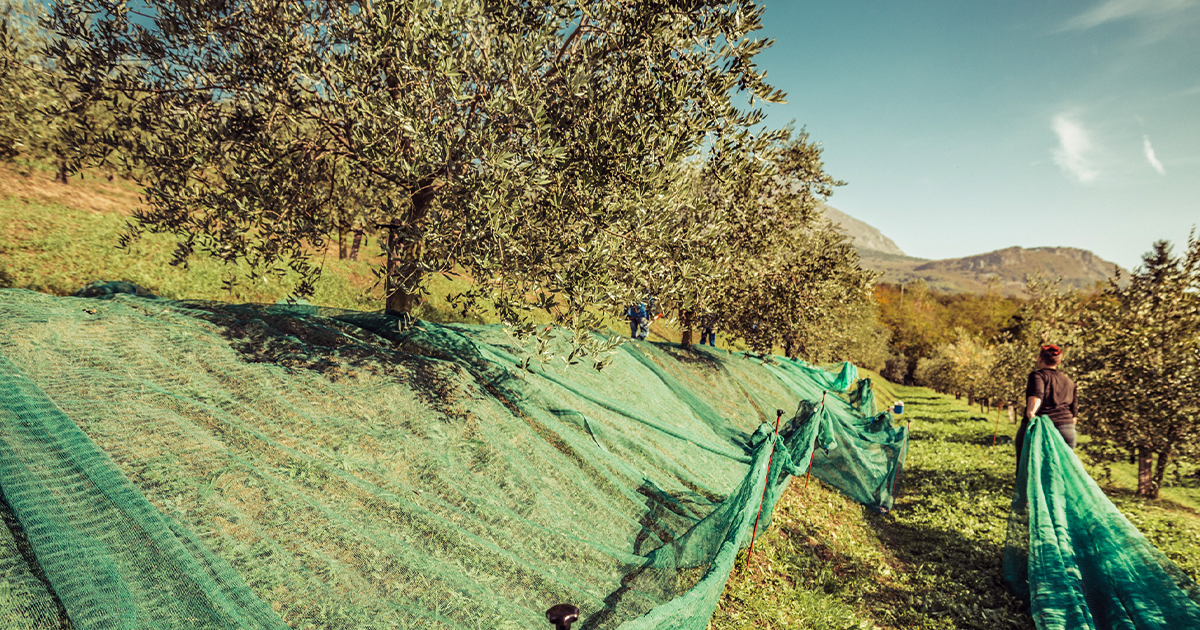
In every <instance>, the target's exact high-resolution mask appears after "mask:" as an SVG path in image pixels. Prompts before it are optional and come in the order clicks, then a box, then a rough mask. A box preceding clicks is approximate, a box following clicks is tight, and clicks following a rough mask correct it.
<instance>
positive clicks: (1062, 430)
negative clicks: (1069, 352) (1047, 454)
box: [1016, 345, 1079, 468]
mask: <svg viewBox="0 0 1200 630" xmlns="http://www.w3.org/2000/svg"><path fill="white" fill-rule="evenodd" d="M1060 363H1062V349H1061V348H1059V347H1058V346H1055V345H1045V346H1042V350H1041V352H1039V353H1038V359H1037V367H1038V369H1036V370H1034V371H1033V372H1031V373H1030V374H1029V382H1028V383H1026V385H1025V419H1024V420H1022V421H1021V428H1019V429H1017V440H1016V446H1017V467H1018V468H1019V467H1020V466H1021V450H1022V448H1023V447H1024V446H1025V432H1026V431H1027V430H1028V429H1029V421H1030V419H1032V418H1035V417H1037V416H1049V417H1050V420H1051V421H1052V422H1054V428H1056V429H1058V432H1059V434H1060V435H1062V438H1063V441H1064V442H1066V443H1067V446H1069V447H1071V448H1075V438H1076V434H1075V423H1076V421H1077V420H1078V417H1079V407H1078V401H1077V399H1076V397H1075V383H1074V381H1072V380H1071V379H1070V377H1068V376H1067V375H1066V374H1063V373H1062V372H1059V371H1058V364H1060Z"/></svg>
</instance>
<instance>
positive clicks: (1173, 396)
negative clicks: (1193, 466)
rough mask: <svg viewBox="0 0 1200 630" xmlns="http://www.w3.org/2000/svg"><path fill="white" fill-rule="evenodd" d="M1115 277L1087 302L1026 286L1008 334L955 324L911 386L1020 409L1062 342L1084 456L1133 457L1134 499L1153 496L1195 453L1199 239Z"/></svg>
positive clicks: (1159, 249) (1198, 436) (1050, 287)
mask: <svg viewBox="0 0 1200 630" xmlns="http://www.w3.org/2000/svg"><path fill="white" fill-rule="evenodd" d="M1118 273H1119V272H1118ZM1119 280H1120V278H1119V276H1116V277H1114V278H1112V280H1111V281H1110V283H1109V285H1108V287H1107V288H1106V289H1104V290H1103V291H1101V292H1099V293H1094V294H1085V293H1079V292H1075V291H1061V290H1059V288H1058V286H1057V284H1056V283H1053V282H1047V281H1044V280H1042V279H1037V278H1035V279H1032V280H1031V281H1030V283H1029V288H1028V292H1029V294H1030V296H1031V298H1030V300H1029V301H1028V302H1027V303H1025V304H1024V305H1023V306H1021V307H1020V310H1019V311H1018V312H1017V314H1016V315H1015V316H1014V317H1013V318H1012V322H1011V325H1010V326H1008V327H1007V328H1005V329H1004V330H1002V331H1001V332H1000V333H999V334H998V335H994V336H992V337H991V338H984V337H982V336H980V335H973V334H971V333H970V332H969V331H967V330H965V329H962V328H959V329H958V330H957V332H956V338H955V339H954V340H953V341H952V342H950V343H947V344H944V345H942V346H939V347H938V348H937V350H936V351H935V352H934V353H933V355H932V356H931V357H930V358H928V359H922V360H921V361H920V364H919V366H918V368H917V370H916V379H917V381H918V382H920V383H922V384H926V385H929V386H931V387H934V388H936V389H939V390H941V391H945V392H952V393H963V394H966V395H968V396H970V397H973V398H985V399H991V400H999V401H1006V402H1009V403H1010V404H1013V405H1016V406H1017V409H1023V405H1024V387H1025V379H1026V376H1027V375H1028V373H1029V372H1030V371H1031V370H1032V368H1033V360H1034V358H1035V357H1036V353H1037V349H1038V348H1039V346H1040V345H1041V344H1043V343H1056V344H1059V345H1061V346H1063V347H1064V349H1065V352H1066V358H1065V360H1064V362H1063V365H1062V366H1061V367H1060V369H1062V370H1064V371H1065V372H1066V373H1067V374H1069V375H1071V376H1072V377H1073V378H1074V379H1075V380H1076V382H1077V384H1078V386H1079V388H1080V409H1081V412H1080V415H1081V419H1080V430H1081V432H1082V433H1083V434H1085V435H1087V436H1089V438H1090V439H1089V440H1088V441H1087V442H1086V445H1085V446H1084V450H1085V452H1086V453H1087V454H1088V455H1089V456H1090V457H1092V459H1093V460H1094V461H1097V462H1102V463H1110V462H1116V461H1122V460H1125V459H1127V458H1128V459H1131V460H1133V461H1136V462H1137V463H1138V493H1139V494H1140V495H1142V496H1146V497H1151V498H1156V497H1157V496H1158V493H1159V490H1160V489H1161V488H1162V485H1163V482H1164V477H1165V475H1166V472H1167V469H1168V467H1169V466H1170V464H1171V463H1172V462H1175V461H1191V462H1195V461H1197V455H1200V400H1198V399H1197V398H1196V396H1195V395H1194V393H1193V392H1195V391H1196V390H1197V387H1198V386H1200V237H1198V236H1197V235H1195V234H1193V235H1191V236H1190V237H1189V239H1188V242H1187V248H1186V251H1185V252H1183V253H1182V254H1175V253H1173V252H1172V248H1171V246H1170V244H1168V243H1167V242H1165V241H1159V242H1157V243H1155V244H1154V246H1153V249H1152V250H1151V251H1150V252H1149V253H1147V254H1146V255H1145V256H1144V257H1143V259H1142V264H1141V265H1140V266H1139V267H1138V268H1137V269H1135V270H1134V271H1133V273H1132V275H1131V277H1130V278H1129V283H1128V284H1127V285H1126V284H1124V283H1120V282H1118V281H1119Z"/></svg>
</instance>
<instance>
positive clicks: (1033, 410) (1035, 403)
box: [1025, 396, 1042, 420]
mask: <svg viewBox="0 0 1200 630" xmlns="http://www.w3.org/2000/svg"><path fill="white" fill-rule="evenodd" d="M1041 406H1042V399H1041V398H1038V397H1037V396H1030V397H1028V398H1026V399H1025V419H1026V420H1028V419H1030V418H1033V417H1034V416H1035V415H1037V411H1038V409H1040V408H1041Z"/></svg>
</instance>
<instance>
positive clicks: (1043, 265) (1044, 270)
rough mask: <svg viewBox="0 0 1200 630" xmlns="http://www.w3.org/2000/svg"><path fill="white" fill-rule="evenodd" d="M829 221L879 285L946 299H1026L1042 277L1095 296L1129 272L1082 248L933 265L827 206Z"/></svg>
mask: <svg viewBox="0 0 1200 630" xmlns="http://www.w3.org/2000/svg"><path fill="white" fill-rule="evenodd" d="M822 211H823V212H824V213H825V217H826V218H827V219H828V220H829V221H830V223H833V224H834V225H835V227H836V229H838V230H839V231H840V232H842V233H843V234H845V235H846V236H848V237H850V239H851V242H853V244H854V246H855V247H856V248H857V249H858V253H859V259H860V264H861V265H862V266H863V267H864V268H866V269H871V270H873V271H877V272H879V274H880V276H879V278H878V279H877V281H878V282H887V283H894V284H904V283H908V282H915V281H918V280H920V281H923V282H925V283H926V284H928V285H929V287H930V288H931V289H934V290H937V291H943V292H946V293H982V292H985V291H988V290H990V289H994V290H999V291H1000V292H1001V293H1003V294H1005V295H1024V293H1025V282H1026V279H1027V277H1028V276H1030V275H1032V274H1035V273H1040V274H1042V275H1043V276H1045V277H1047V278H1048V279H1054V278H1060V279H1061V282H1062V285H1063V286H1064V287H1067V288H1073V289H1079V290H1085V291H1086V290H1090V289H1094V288H1095V287H1097V286H1099V285H1102V284H1103V283H1105V282H1107V281H1108V279H1109V278H1111V277H1112V276H1113V273H1114V271H1116V270H1120V272H1121V274H1122V276H1123V278H1126V279H1127V278H1128V276H1129V271H1128V270H1127V269H1124V268H1123V267H1121V266H1119V265H1117V264H1116V263H1113V262H1110V261H1107V260H1104V259H1103V258H1101V257H1100V256H1098V255H1096V254H1095V253H1094V252H1092V251H1090V250H1087V249H1082V248H1078V247H1062V246H1042V247H1029V248H1026V247H1020V246H1016V245H1014V246H1011V247H1005V248H1002V249H997V250H994V251H990V252H985V253H982V254H975V255H973V256H963V257H959V258H946V259H941V260H930V259H927V258H917V257H915V256H909V255H907V254H905V253H904V251H903V250H901V249H900V247H899V246H897V245H896V243H895V242H894V241H892V239H890V238H888V237H887V236H886V235H884V234H883V233H882V232H881V231H879V229H877V228H875V227H873V226H871V225H869V224H867V223H865V222H863V221H860V220H858V219H855V218H854V217H851V216H850V215H848V214H846V213H844V212H842V211H841V210H838V209H837V208H833V207H832V206H824V207H823V208H822Z"/></svg>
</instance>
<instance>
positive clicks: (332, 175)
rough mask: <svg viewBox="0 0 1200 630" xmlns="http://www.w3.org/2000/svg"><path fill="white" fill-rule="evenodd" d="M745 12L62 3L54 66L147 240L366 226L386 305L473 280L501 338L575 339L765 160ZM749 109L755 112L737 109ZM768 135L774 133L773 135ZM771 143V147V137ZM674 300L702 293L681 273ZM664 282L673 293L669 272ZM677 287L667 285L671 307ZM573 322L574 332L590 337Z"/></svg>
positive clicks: (267, 235) (657, 5)
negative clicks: (708, 175) (703, 189)
mask: <svg viewBox="0 0 1200 630" xmlns="http://www.w3.org/2000/svg"><path fill="white" fill-rule="evenodd" d="M761 11H762V10H761V9H760V8H758V7H756V6H755V5H754V3H753V2H751V1H750V0H639V1H638V2H625V1H621V0H592V1H571V0H532V1H521V2H518V1H515V0H508V1H503V0H501V1H484V0H457V1H456V0H447V1H443V2H432V1H428V0H391V1H380V0H374V1H372V0H363V1H341V0H308V1H304V2H293V1H291V0H286V1H285V0H274V1H273V0H256V1H254V2H250V1H247V0H195V1H178V2H171V1H167V0H136V1H134V0H54V3H53V5H52V15H51V18H50V22H49V23H50V25H51V26H52V27H53V28H54V29H55V30H56V32H57V33H58V37H57V39H56V40H55V41H54V42H53V44H52V45H51V46H50V48H49V56H50V57H51V58H53V59H54V60H55V63H56V64H58V67H59V68H61V70H62V71H63V72H64V73H65V74H66V75H67V76H68V77H70V78H71V79H72V80H73V81H74V82H75V86H76V89H77V90H78V92H79V94H80V98H81V99H84V100H87V101H88V102H89V103H93V104H95V103H103V104H106V105H107V106H108V108H109V109H110V110H111V111H112V115H113V122H112V124H111V126H109V127H108V128H106V129H104V130H101V133H100V136H101V139H100V143H99V148H100V150H98V151H97V152H96V154H95V155H94V156H93V157H94V158H108V159H114V160H122V161H125V162H127V164H126V165H125V166H126V167H128V168H129V170H130V171H131V172H133V173H135V174H138V175H139V177H140V178H141V184H142V185H143V187H144V195H143V197H144V200H145V208H144V209H143V210H141V211H139V212H138V213H137V215H136V217H137V223H136V225H134V226H133V227H131V230H130V233H129V234H128V235H127V237H134V236H136V235H137V233H138V232H139V231H141V230H149V231H153V232H169V233H173V234H175V235H176V237H177V238H178V250H177V256H176V261H177V262H183V261H186V259H187V258H188V257H189V256H190V255H191V254H193V253H194V252H196V251H202V252H205V253H208V254H211V255H213V256H216V257H218V258H221V259H223V260H226V261H230V262H234V261H246V262H248V263H249V264H250V267H251V268H252V269H253V270H254V271H253V272H252V274H256V273H263V272H268V271H274V272H278V273H281V272H282V266H281V265H284V264H286V265H288V266H290V267H291V268H293V269H295V270H296V271H299V272H300V273H301V275H302V278H303V281H302V283H301V284H300V286H299V287H298V290H297V291H298V293H299V294H301V295H303V294H307V293H310V292H311V291H312V283H313V281H314V280H315V279H316V278H317V276H318V274H319V267H318V265H316V264H314V263H313V259H312V256H313V254H314V252H316V251H318V250H320V249H321V248H322V247H323V246H324V245H325V242H326V240H327V239H328V238H329V237H330V236H331V235H333V234H335V233H336V231H337V229H338V227H339V225H344V217H345V216H347V214H348V213H349V214H352V215H354V216H356V217H358V220H359V221H363V222H374V223H378V224H387V225H389V226H391V227H390V228H389V229H390V230H391V231H392V232H393V233H394V235H395V243H394V245H393V247H392V251H391V252H389V273H390V276H391V278H392V280H393V285H394V286H395V287H397V288H396V290H395V291H394V292H393V293H392V294H391V295H389V296H388V299H387V306H388V308H389V309H392V310H395V311H409V310H411V309H412V307H413V306H415V305H416V304H417V303H418V301H419V299H420V296H421V294H422V287H423V284H422V282H423V278H425V277H426V276H427V275H428V274H430V273H435V272H446V271H449V270H452V269H460V270H462V271H463V272H465V273H467V274H468V275H470V276H471V277H472V278H474V279H475V280H476V282H478V283H479V286H480V287H481V292H484V293H486V294H487V297H489V298H491V299H492V301H493V303H495V304H496V306H497V307H498V308H499V310H500V312H501V314H502V316H504V317H505V319H506V320H509V321H526V322H527V321H528V319H527V316H526V315H525V311H524V310H523V309H528V308H529V307H530V305H531V304H532V303H535V302H536V303H537V304H538V305H540V306H541V307H543V308H546V309H547V310H550V311H551V312H553V313H554V314H555V316H556V318H557V320H558V321H559V322H560V323H567V324H574V325H575V326H576V327H577V328H578V325H579V324H580V322H581V321H584V320H586V316H585V314H586V313H588V312H589V311H588V310H587V308H588V306H590V305H595V304H603V303H609V304H611V303H615V302H617V301H619V300H621V299H623V298H624V296H623V295H620V294H619V293H620V291H621V290H622V288H623V287H626V286H629V285H630V284H631V281H632V279H636V278H638V277H641V276H643V275H645V274H650V273H654V272H656V270H659V271H661V268H662V267H663V265H664V261H663V260H662V259H661V258H659V257H657V256H654V255H642V254H643V253H644V252H655V251H667V249H668V248H667V247H666V246H665V244H666V243H673V244H674V245H673V246H679V245H681V244H682V245H684V246H686V244H687V243H688V242H691V241H695V242H699V241H702V240H704V239H705V237H706V235H707V234H708V233H707V232H705V230H706V229H707V228H706V226H703V225H699V226H696V225H693V226H690V227H689V226H681V225H680V223H679V221H677V220H676V218H677V216H678V212H677V210H678V209H679V208H678V206H679V204H681V203H687V201H686V198H676V197H675V196H674V195H671V194H668V193H670V192H671V190H672V187H673V186H674V185H675V184H674V182H675V181H676V180H677V178H678V175H679V173H680V171H681V169H682V168H683V167H682V166H681V165H683V164H685V163H686V162H687V161H688V160H695V159H700V156H709V157H711V156H720V155H722V154H724V153H728V152H730V151H745V150H753V148H754V147H755V146H757V144H756V143H757V141H756V140H755V139H753V138H752V137H751V136H750V135H749V131H748V130H749V129H750V128H751V127H753V126H755V125H757V124H758V123H759V122H760V121H761V118H762V116H761V114H760V113H759V112H758V111H757V110H754V109H752V107H753V103H754V101H755V100H763V101H778V100H780V99H781V98H782V94H781V93H779V92H778V91H776V90H774V89H772V88H771V87H770V86H768V85H767V84H765V83H764V82H763V73H761V72H759V71H758V70H756V68H755V66H754V56H755V54H757V53H758V52H759V51H761V50H762V49H763V48H764V47H766V46H767V45H769V42H767V41H764V40H760V39H751V38H749V34H750V33H752V32H753V31H754V30H756V29H757V28H759V20H760V15H761ZM739 93H742V95H743V97H746V98H747V99H748V100H747V102H748V103H749V104H750V106H749V107H746V106H739V104H738V103H736V102H735V101H734V98H735V97H736V96H737V95H738V94H739ZM766 135H767V136H769V135H770V134H766ZM768 139H769V138H768ZM674 271H675V272H682V275H680V273H675V275H674V276H673V277H674V280H673V281H674V282H676V283H685V282H687V281H688V277H687V272H688V270H687V269H682V270H681V269H679V268H675V270H674ZM660 275H661V274H660ZM666 290H667V291H669V290H670V287H667V288H666ZM581 317H582V318H583V319H581Z"/></svg>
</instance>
